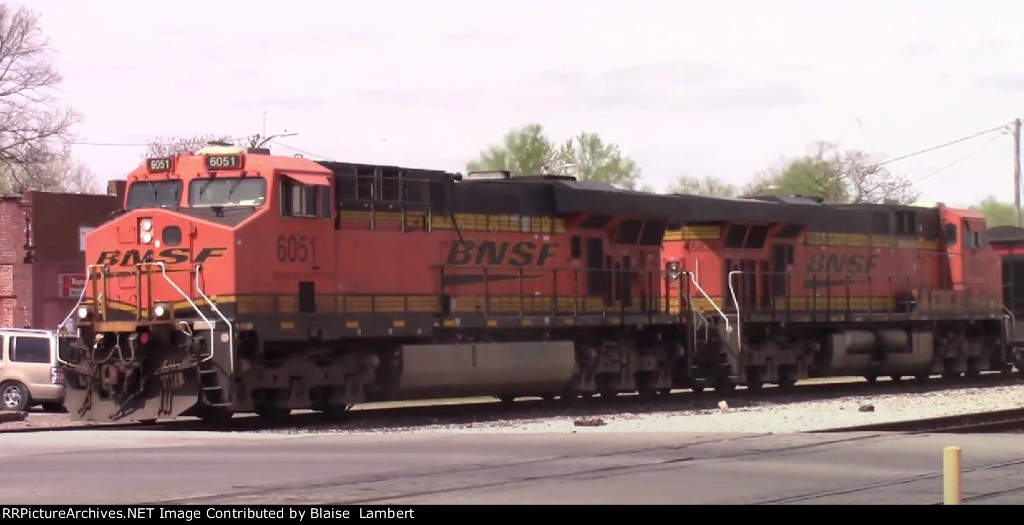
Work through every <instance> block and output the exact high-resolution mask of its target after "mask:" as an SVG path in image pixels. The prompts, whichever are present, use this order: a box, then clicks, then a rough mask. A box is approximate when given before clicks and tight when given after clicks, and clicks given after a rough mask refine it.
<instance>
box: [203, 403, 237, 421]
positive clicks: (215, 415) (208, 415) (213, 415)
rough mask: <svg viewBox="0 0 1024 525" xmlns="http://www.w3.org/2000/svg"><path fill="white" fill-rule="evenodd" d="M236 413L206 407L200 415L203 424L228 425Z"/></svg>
mask: <svg viewBox="0 0 1024 525" xmlns="http://www.w3.org/2000/svg"><path fill="white" fill-rule="evenodd" d="M234 416H235V414H234V412H231V411H228V410H224V409H221V408H214V407H206V408H205V409H204V410H203V411H202V412H201V413H200V414H199V419H200V420H202V422H203V423H206V424H208V425H226V424H228V422H229V421H231V418H232V417H234Z"/></svg>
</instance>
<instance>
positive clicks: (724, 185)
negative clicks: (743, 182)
mask: <svg viewBox="0 0 1024 525" xmlns="http://www.w3.org/2000/svg"><path fill="white" fill-rule="evenodd" d="M667 191H668V193H683V194H689V195H704V196H708V197H735V196H736V195H737V194H738V193H739V189H738V188H736V186H733V185H732V184H729V183H728V182H723V181H721V180H718V179H716V178H714V177H704V178H703V179H697V178H696V177H691V176H689V175H680V176H679V178H677V179H676V180H674V181H672V183H671V184H669V185H668V188H667Z"/></svg>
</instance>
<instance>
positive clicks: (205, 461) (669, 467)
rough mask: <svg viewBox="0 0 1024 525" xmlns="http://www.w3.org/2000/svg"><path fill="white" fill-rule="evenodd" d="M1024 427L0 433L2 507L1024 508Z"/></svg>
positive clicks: (0, 491) (0, 497) (0, 502)
mask: <svg viewBox="0 0 1024 525" xmlns="http://www.w3.org/2000/svg"><path fill="white" fill-rule="evenodd" d="M1020 443H1021V436H1020V435H1019V434H1018V435H1013V434H1007V435H1002V434H976V435H949V434H936V435H901V434H884V433H857V434H777V435H758V434H731V433H730V434H697V433H619V434H613V433H602V432H585V431H583V430H580V431H579V432H577V433H550V434H493V433H486V434H441V433H390V434H374V435H343V434H334V435H330V434H327V435H323V434H319V435H318V434H274V433H251V434H247V433H235V434H219V433H201V432H168V431H113V432H111V431H89V430H83V431H73V432H54V433H45V432H41V433H30V434H0V468H2V471H3V473H4V475H3V476H2V477H0V504H39V503H60V504H105V503H113V504H145V503H177V504H197V505H209V504H232V503H238V504H266V503H274V504H287V503H293V504H307V503H309V504H346V503H347V504H577V503H578V504H938V503H941V502H942V490H943V489H942V487H943V479H942V450H943V448H944V447H945V446H947V445H957V446H959V447H961V450H962V468H963V474H962V480H963V500H964V501H963V503H964V504H976V503H982V504H1015V503H1020V502H1021V501H1024V447H1022V446H1021V445H1020Z"/></svg>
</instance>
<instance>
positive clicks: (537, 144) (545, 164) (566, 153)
mask: <svg viewBox="0 0 1024 525" xmlns="http://www.w3.org/2000/svg"><path fill="white" fill-rule="evenodd" d="M466 170H468V171H493V170H506V171H509V172H510V173H512V175H513V176H522V175H539V174H552V175H560V174H574V175H575V176H576V178H578V179H579V180H586V181H593V182H606V183H609V184H614V185H616V186H619V187H622V188H628V189H635V188H636V187H637V185H638V184H639V183H640V169H639V168H638V167H637V166H636V163H635V162H634V161H633V160H632V159H630V158H628V157H626V156H624V155H622V153H621V152H620V151H619V147H618V146H617V145H615V144H608V143H605V142H604V140H602V139H601V137H600V136H598V135H597V134H596V133H588V132H582V133H580V134H578V135H576V136H575V137H573V138H571V139H569V140H567V141H565V142H564V143H562V144H561V145H560V146H559V145H556V144H555V142H553V141H552V140H551V139H550V138H549V137H548V136H547V134H546V133H545V132H544V128H543V126H541V125H540V124H528V125H526V126H523V127H520V128H515V129H512V130H510V131H509V132H507V133H506V134H505V135H504V137H502V140H501V142H500V143H498V144H494V145H491V146H488V147H487V149H485V150H483V151H481V152H480V155H479V157H478V158H477V159H476V160H472V161H470V162H468V163H466Z"/></svg>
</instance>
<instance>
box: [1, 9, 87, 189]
mask: <svg viewBox="0 0 1024 525" xmlns="http://www.w3.org/2000/svg"><path fill="white" fill-rule="evenodd" d="M62 80H63V79H62V77H61V75H60V74H59V73H58V72H57V70H56V68H55V67H54V64H53V62H52V59H51V56H50V49H49V42H48V41H47V39H46V38H45V37H44V36H43V35H42V32H41V31H40V29H39V17H38V15H37V14H36V13H33V12H31V11H29V10H28V9H26V8H24V7H22V8H18V9H14V8H12V7H10V6H8V5H7V4H4V3H0V166H2V169H0V171H2V172H3V176H4V179H3V180H2V181H0V185H2V186H3V187H4V189H6V190H8V191H9V190H10V189H17V188H26V189H27V188H31V187H33V186H36V185H38V181H36V182H31V181H20V180H18V178H17V177H18V176H19V175H22V174H28V173H36V174H37V175H38V174H39V173H41V172H43V171H46V170H49V169H51V168H48V167H47V165H48V163H50V162H57V163H58V164H59V163H60V162H63V160H62V159H64V158H66V157H61V156H62V155H65V154H66V151H65V150H62V149H60V148H58V147H55V146H54V144H60V143H63V144H66V143H68V142H69V139H70V138H71V127H72V126H73V125H74V124H75V123H76V122H77V121H78V118H79V117H78V114H77V113H76V112H75V111H74V110H73V109H71V108H66V107H62V106H61V104H60V103H59V100H58V97H57V94H56V87H57V85H58V84H60V82H61V81H62Z"/></svg>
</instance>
